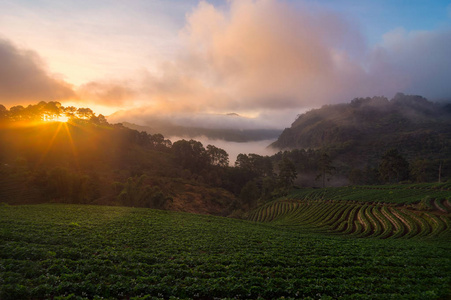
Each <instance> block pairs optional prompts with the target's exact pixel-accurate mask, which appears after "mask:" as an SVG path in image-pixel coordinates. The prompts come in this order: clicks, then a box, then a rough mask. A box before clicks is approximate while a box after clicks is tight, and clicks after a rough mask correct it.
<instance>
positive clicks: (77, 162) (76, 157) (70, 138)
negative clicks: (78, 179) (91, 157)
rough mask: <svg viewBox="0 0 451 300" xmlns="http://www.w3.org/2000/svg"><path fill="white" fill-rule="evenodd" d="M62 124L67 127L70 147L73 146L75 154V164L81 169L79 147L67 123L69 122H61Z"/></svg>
mask: <svg viewBox="0 0 451 300" xmlns="http://www.w3.org/2000/svg"><path fill="white" fill-rule="evenodd" d="M61 124H63V125H64V128H65V129H66V132H67V136H68V138H69V142H70V147H71V149H72V153H73V155H74V159H75V164H76V166H77V170H80V162H79V160H78V152H77V148H76V147H75V143H74V139H73V138H72V134H71V133H70V130H69V126H68V125H67V123H61Z"/></svg>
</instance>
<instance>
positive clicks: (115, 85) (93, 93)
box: [76, 81, 137, 106]
mask: <svg viewBox="0 0 451 300" xmlns="http://www.w3.org/2000/svg"><path fill="white" fill-rule="evenodd" d="M76 91H77V94H78V95H79V98H80V100H79V102H83V103H93V102H94V103H96V104H100V105H106V106H121V105H124V104H126V103H129V101H130V100H131V99H133V98H134V96H135V95H136V94H137V91H136V90H135V89H134V88H133V87H131V86H130V84H129V83H127V82H119V81H91V82H88V83H85V84H83V85H81V86H80V87H78V88H77V90H76Z"/></svg>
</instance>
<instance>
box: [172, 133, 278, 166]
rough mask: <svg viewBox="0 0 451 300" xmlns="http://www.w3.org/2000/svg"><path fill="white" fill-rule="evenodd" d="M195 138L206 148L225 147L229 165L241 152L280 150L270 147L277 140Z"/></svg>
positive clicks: (260, 152)
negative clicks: (241, 140) (238, 141)
mask: <svg viewBox="0 0 451 300" xmlns="http://www.w3.org/2000/svg"><path fill="white" fill-rule="evenodd" d="M167 138H168V139H169V140H171V141H172V142H173V143H174V142H176V141H178V140H182V139H185V140H189V139H187V138H180V137H175V136H172V137H171V136H170V137H167ZM193 140H196V141H199V142H201V143H202V145H203V146H204V148H206V147H207V145H214V146H216V147H218V148H221V149H224V150H225V151H226V152H227V153H228V154H229V165H231V166H233V165H235V161H236V158H237V156H238V154H240V153H243V154H249V153H254V154H259V155H262V156H266V155H273V154H275V153H277V152H278V151H276V150H274V149H272V148H268V146H269V145H270V144H271V143H273V142H274V141H275V140H262V141H256V142H245V143H237V142H228V141H224V140H214V139H209V138H207V137H205V136H199V137H195V138H193Z"/></svg>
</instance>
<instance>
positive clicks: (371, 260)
mask: <svg viewBox="0 0 451 300" xmlns="http://www.w3.org/2000/svg"><path fill="white" fill-rule="evenodd" d="M0 228H1V229H2V230H0V240H1V241H2V243H0V260H1V262H2V267H1V268H0V278H2V284H0V298H1V299H3V300H9V299H118V298H119V299H431V300H432V299H448V298H449V296H450V290H449V282H450V272H449V266H450V264H449V262H450V258H451V257H450V253H451V252H450V250H451V245H450V244H449V242H448V241H449V240H446V239H440V238H434V239H431V238H426V237H423V238H413V239H404V238H401V239H395V240H393V239H384V240H380V239H374V238H361V239H356V238H344V237H342V236H334V235H323V234H317V233H314V232H312V231H311V230H309V229H308V228H303V227H297V228H293V227H292V228H287V227H283V226H277V225H272V224H271V223H269V224H268V223H264V224H263V223H257V222H247V221H242V220H234V219H231V218H220V217H214V216H202V215H193V214H187V213H177V212H167V211H161V210H153V209H143V208H129V207H101V206H89V205H55V204H53V205H48V204H46V205H33V206H0Z"/></svg>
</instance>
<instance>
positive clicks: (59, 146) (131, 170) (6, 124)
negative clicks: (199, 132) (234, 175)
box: [0, 102, 237, 215]
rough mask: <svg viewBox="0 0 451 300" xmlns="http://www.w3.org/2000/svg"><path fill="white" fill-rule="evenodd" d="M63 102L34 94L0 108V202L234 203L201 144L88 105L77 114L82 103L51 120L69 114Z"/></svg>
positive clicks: (189, 208) (221, 206)
mask: <svg viewBox="0 0 451 300" xmlns="http://www.w3.org/2000/svg"><path fill="white" fill-rule="evenodd" d="M65 109H66V108H64V107H61V106H60V104H59V103H54V102H49V103H45V102H41V103H39V104H37V105H30V106H28V107H27V108H24V107H21V108H19V107H13V108H11V110H10V111H8V110H6V109H5V110H3V111H2V113H3V114H0V143H1V145H2V147H1V148H0V202H5V203H9V204H32V203H34V204H35V203H44V202H47V203H48V202H57V203H82V204H102V205H124V206H135V207H136V206H137V207H152V208H159V209H168V210H175V211H185V212H195V213H202V214H215V215H228V214H230V213H231V211H232V207H233V206H234V205H237V203H236V201H237V197H236V196H235V195H234V194H233V193H231V192H230V191H227V190H225V189H224V188H222V187H221V184H222V181H221V180H220V179H221V178H223V177H224V176H222V174H223V173H225V172H226V168H225V167H224V166H219V165H214V164H213V163H211V160H210V156H209V154H210V152H207V150H206V149H205V148H204V147H203V145H202V144H200V143H196V142H194V141H192V142H188V141H184V142H179V143H174V145H173V144H172V142H171V141H169V140H167V139H165V138H164V137H163V136H162V135H161V134H154V135H150V134H147V133H145V132H138V131H136V130H132V129H129V128H126V127H124V126H122V125H120V124H115V125H113V124H109V123H108V122H107V121H106V120H105V118H104V117H103V116H101V115H99V116H95V115H94V114H93V113H92V111H91V110H89V111H90V114H89V115H88V116H85V115H82V114H81V113H82V112H85V111H86V110H88V109H83V110H81V111H80V114H77V115H75V114H74V113H73V112H72V114H73V115H69V116H71V118H70V119H65V121H57V119H58V118H57V117H56V116H57V114H59V117H61V116H66V115H68V114H67V112H66V111H65ZM44 119H49V120H50V121H45V120H44ZM182 146H185V147H186V146H188V147H194V146H196V147H197V148H196V151H197V152H196V153H194V152H192V153H191V152H189V149H187V148H185V150H186V151H182V152H180V151H179V152H177V153H174V151H176V150H177V149H180V148H181V147H182ZM210 150H211V151H213V150H214V151H217V152H218V151H220V149H219V148H211V149H210ZM190 155H191V156H190ZM181 156H183V157H181ZM224 156H226V154H224ZM182 159H184V160H186V161H188V162H196V163H195V164H193V165H188V164H186V163H184V161H182ZM205 178H208V179H209V180H208V182H207V181H206V180H205Z"/></svg>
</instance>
